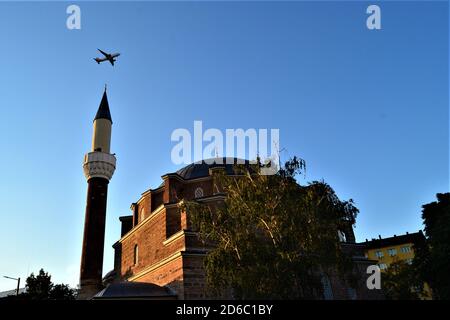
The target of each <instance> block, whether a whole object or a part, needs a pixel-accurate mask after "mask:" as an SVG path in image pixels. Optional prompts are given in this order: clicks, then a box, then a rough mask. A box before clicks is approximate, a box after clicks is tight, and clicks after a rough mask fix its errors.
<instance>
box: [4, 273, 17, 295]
mask: <svg viewBox="0 0 450 320" xmlns="http://www.w3.org/2000/svg"><path fill="white" fill-rule="evenodd" d="M3 278H6V279H11V280H16V281H17V289H16V296H18V295H19V287H20V278H11V277H8V276H3Z"/></svg>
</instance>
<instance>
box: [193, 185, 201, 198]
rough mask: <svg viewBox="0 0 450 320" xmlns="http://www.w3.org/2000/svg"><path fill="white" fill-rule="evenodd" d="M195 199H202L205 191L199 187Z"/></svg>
mask: <svg viewBox="0 0 450 320" xmlns="http://www.w3.org/2000/svg"><path fill="white" fill-rule="evenodd" d="M195 197H196V198H201V197H203V189H202V188H200V187H198V188H197V189H195Z"/></svg>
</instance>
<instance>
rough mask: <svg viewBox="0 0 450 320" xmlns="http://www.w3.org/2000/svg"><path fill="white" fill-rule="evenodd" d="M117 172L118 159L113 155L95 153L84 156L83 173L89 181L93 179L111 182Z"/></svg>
mask: <svg viewBox="0 0 450 320" xmlns="http://www.w3.org/2000/svg"><path fill="white" fill-rule="evenodd" d="M115 170H116V157H115V156H114V155H112V154H109V153H105V152H100V151H93V152H89V153H87V154H85V155H84V162H83V171H84V176H85V177H86V179H87V180H88V181H89V179H91V178H104V179H107V180H108V181H109V180H111V178H112V176H113V174H114V171H115Z"/></svg>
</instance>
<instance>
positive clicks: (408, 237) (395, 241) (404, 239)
mask: <svg viewBox="0 0 450 320" xmlns="http://www.w3.org/2000/svg"><path fill="white" fill-rule="evenodd" d="M423 242H425V236H424V235H423V233H422V230H420V231H419V232H414V233H406V234H403V235H400V236H397V235H394V236H393V237H389V238H380V239H372V240H370V241H368V240H366V242H362V243H361V244H363V245H364V246H365V247H366V249H375V248H384V247H390V246H396V245H401V244H405V243H413V244H420V243H423Z"/></svg>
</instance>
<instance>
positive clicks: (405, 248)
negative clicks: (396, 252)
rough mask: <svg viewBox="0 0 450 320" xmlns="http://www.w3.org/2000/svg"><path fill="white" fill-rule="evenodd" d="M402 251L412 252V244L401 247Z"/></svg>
mask: <svg viewBox="0 0 450 320" xmlns="http://www.w3.org/2000/svg"><path fill="white" fill-rule="evenodd" d="M400 252H401V253H408V252H411V247H410V246H404V247H401V249H400Z"/></svg>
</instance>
